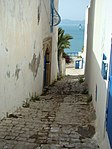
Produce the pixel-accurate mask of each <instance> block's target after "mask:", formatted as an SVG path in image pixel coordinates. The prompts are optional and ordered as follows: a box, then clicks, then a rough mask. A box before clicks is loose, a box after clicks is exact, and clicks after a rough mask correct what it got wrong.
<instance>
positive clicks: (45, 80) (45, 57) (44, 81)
mask: <svg viewBox="0 0 112 149" xmlns="http://www.w3.org/2000/svg"><path fill="white" fill-rule="evenodd" d="M45 86H46V54H45V56H44V87H45Z"/></svg>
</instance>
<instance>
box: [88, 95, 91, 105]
mask: <svg viewBox="0 0 112 149" xmlns="http://www.w3.org/2000/svg"><path fill="white" fill-rule="evenodd" d="M91 101H92V95H91V96H89V97H88V98H87V103H90V102H91Z"/></svg>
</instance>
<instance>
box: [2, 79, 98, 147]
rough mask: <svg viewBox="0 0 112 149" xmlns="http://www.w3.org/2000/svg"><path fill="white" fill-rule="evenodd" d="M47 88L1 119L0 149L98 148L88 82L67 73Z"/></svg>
mask: <svg viewBox="0 0 112 149" xmlns="http://www.w3.org/2000/svg"><path fill="white" fill-rule="evenodd" d="M47 90H48V91H47V92H46V93H44V94H43V95H42V96H40V100H39V101H36V102H33V101H30V106H29V108H23V107H21V108H19V109H17V111H15V113H14V115H15V117H8V118H4V119H3V120H1V121H0V149H98V145H97V143H96V140H95V139H93V136H94V134H95V126H94V123H95V111H94V108H93V105H92V103H91V102H88V98H89V95H87V94H83V93H84V91H85V90H87V85H85V83H81V84H80V83H79V82H78V79H77V77H71V76H66V77H64V78H63V79H62V80H60V81H58V82H56V84H55V85H52V86H50V87H49V89H47Z"/></svg>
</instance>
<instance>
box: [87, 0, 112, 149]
mask: <svg viewBox="0 0 112 149" xmlns="http://www.w3.org/2000/svg"><path fill="white" fill-rule="evenodd" d="M87 12H88V23H87V40H86V41H87V42H85V43H87V45H85V47H86V49H87V58H86V59H87V61H86V70H85V73H86V82H87V83H88V86H89V94H90V95H92V99H93V103H94V107H95V109H96V116H97V120H96V128H97V138H98V142H99V145H100V148H101V149H110V148H112V93H111V92H112V77H111V75H112V46H111V45H112V37H111V33H112V19H111V18H112V1H111V0H91V4H90V7H89V8H88V11H87Z"/></svg>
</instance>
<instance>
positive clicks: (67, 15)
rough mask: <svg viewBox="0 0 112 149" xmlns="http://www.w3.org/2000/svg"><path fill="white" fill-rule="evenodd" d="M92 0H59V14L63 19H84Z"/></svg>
mask: <svg viewBox="0 0 112 149" xmlns="http://www.w3.org/2000/svg"><path fill="white" fill-rule="evenodd" d="M89 1H90V0H59V14H60V16H61V18H62V19H70V20H84V19H85V10H86V8H87V6H88V5H89Z"/></svg>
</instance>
